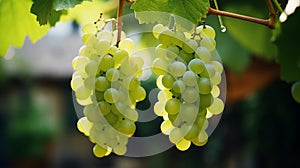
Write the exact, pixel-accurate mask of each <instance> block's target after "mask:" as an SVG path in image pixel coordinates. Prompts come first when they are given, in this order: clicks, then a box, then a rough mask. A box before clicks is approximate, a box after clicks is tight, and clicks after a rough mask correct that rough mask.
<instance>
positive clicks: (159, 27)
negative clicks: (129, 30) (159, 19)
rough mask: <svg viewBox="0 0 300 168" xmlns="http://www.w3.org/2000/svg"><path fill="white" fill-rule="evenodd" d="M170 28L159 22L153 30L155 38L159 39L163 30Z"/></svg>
mask: <svg viewBox="0 0 300 168" xmlns="http://www.w3.org/2000/svg"><path fill="white" fill-rule="evenodd" d="M165 30H168V27H166V26H164V25H162V24H157V25H155V26H154V27H153V29H152V31H153V35H154V37H155V38H157V39H158V36H159V34H160V33H161V32H163V31H165Z"/></svg>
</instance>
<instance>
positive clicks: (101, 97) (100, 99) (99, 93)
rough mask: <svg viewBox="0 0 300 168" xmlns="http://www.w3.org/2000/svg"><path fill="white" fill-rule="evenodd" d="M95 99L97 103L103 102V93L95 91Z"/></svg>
mask: <svg viewBox="0 0 300 168" xmlns="http://www.w3.org/2000/svg"><path fill="white" fill-rule="evenodd" d="M95 97H96V100H97V101H98V102H99V101H102V100H104V92H99V91H97V90H95Z"/></svg>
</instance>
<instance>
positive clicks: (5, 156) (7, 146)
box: [0, 0, 300, 168]
mask: <svg viewBox="0 0 300 168" xmlns="http://www.w3.org/2000/svg"><path fill="white" fill-rule="evenodd" d="M101 2H103V1H101ZM103 3H104V2H103ZM114 4H116V3H114ZM97 5H99V6H98V7H99V8H103V6H102V7H101V5H103V4H101V3H98V4H97ZM220 6H221V7H223V9H224V10H227V11H239V12H240V11H244V12H245V14H247V12H248V13H249V14H251V15H252V16H253V15H254V16H259V17H260V16H262V17H266V16H268V15H267V13H268V11H267V10H266V6H265V4H264V3H261V2H260V3H259V1H258V0H257V1H253V2H251V3H250V4H249V3H246V1H243V2H239V3H237V2H234V1H229V0H228V1H226V2H222V3H221V4H220ZM76 8H77V7H76ZM76 8H75V9H74V11H75V12H74V11H73V12H71V13H69V14H70V15H69V16H68V17H71V19H70V18H63V20H64V19H65V20H72V21H71V22H64V23H58V24H57V25H56V26H55V27H54V28H52V29H51V30H50V31H49V32H48V34H47V36H45V37H44V38H42V39H41V40H39V41H38V42H37V43H35V44H32V43H31V41H30V40H28V39H27V40H26V41H25V44H24V46H23V48H21V49H16V48H10V49H9V51H8V52H7V54H6V56H5V58H4V59H0V128H1V131H0V167H16V168H19V167H20V168H21V167H22V168H26V167H30V168H31V167H50V168H52V167H53V168H63V167H72V168H77V167H78V168H81V167H91V168H92V167H103V168H152V167H156V168H163V167H174V168H181V167H204V168H219V167H220V168H223V167H224V168H253V167H255V168H260V167H261V168H275V167H297V165H298V164H299V163H298V162H299V161H298V158H299V157H300V152H299V150H300V144H299V142H300V137H299V129H300V122H299V121H298V119H300V104H298V103H296V102H295V101H294V100H293V98H292V96H291V93H290V87H291V84H289V83H286V82H284V81H282V80H281V79H280V67H279V65H278V64H277V63H276V61H277V58H276V56H277V50H278V48H277V46H275V44H273V43H271V42H270V39H271V37H272V34H273V33H274V32H272V31H271V30H269V29H268V28H266V27H263V26H260V25H256V24H252V23H246V22H243V21H238V20H234V19H228V18H223V19H224V23H225V26H226V27H227V30H228V31H227V32H226V33H221V31H220V30H219V29H218V27H219V23H218V22H217V17H216V16H209V17H208V18H207V20H206V22H207V24H210V25H212V26H213V27H215V29H216V32H217V39H216V40H217V47H218V51H219V54H220V56H221V58H222V60H223V64H224V66H225V69H226V80H227V101H226V108H225V110H224V112H223V114H222V118H221V120H220V122H219V125H218V126H217V128H216V129H215V131H214V132H213V134H212V135H211V136H210V137H209V141H208V143H207V144H206V145H205V146H204V147H195V146H192V147H191V148H190V149H188V150H187V151H185V152H180V151H178V150H177V149H176V148H175V147H173V148H171V149H170V150H168V151H165V152H163V153H161V154H158V155H155V156H149V157H144V158H130V157H119V156H116V155H114V154H111V155H110V156H108V157H106V158H101V159H98V158H96V157H95V156H94V155H93V153H92V147H93V145H92V143H90V141H89V140H88V139H87V138H86V137H85V136H84V135H83V134H81V133H80V132H79V131H78V130H77V128H76V122H77V120H78V117H77V114H76V112H75V109H74V105H73V98H72V90H71V88H70V79H71V75H72V73H73V71H72V67H71V62H72V59H73V58H74V57H75V56H76V55H77V52H78V49H79V47H80V46H81V45H82V43H81V34H80V24H78V23H83V21H82V20H81V21H80V19H83V17H77V15H76V17H75V13H76ZM78 8H79V7H78ZM115 8H116V5H110V8H108V7H107V4H106V6H105V9H103V10H105V11H106V15H107V16H112V17H113V16H115V13H116V11H115ZM88 9H89V8H88V7H86V9H84V8H83V7H81V8H80V9H77V13H78V11H80V12H81V13H84V12H85V11H84V10H86V11H87V10H88ZM95 9H97V7H95ZM125 9H126V10H125V14H126V13H130V12H132V11H131V10H130V9H129V4H128V5H127V6H126V8H125ZM241 9H245V10H241ZM257 9H261V10H257ZM253 11H256V12H253ZM260 11H261V12H262V13H260ZM95 12H97V13H98V10H95ZM299 13H300V12H299V11H298V12H296V13H295V14H294V15H293V16H291V17H292V18H291V19H290V18H289V19H290V20H291V21H290V22H289V23H286V25H289V26H290V25H291V24H293V26H294V27H296V26H298V27H299V24H300V23H299V19H300V16H299ZM89 14H90V15H93V16H94V15H95V14H93V13H92V12H91V11H90V13H87V14H86V15H84V16H88V15H89ZM97 16H98V15H96V17H97ZM295 20H296V21H297V20H298V22H293V21H295ZM132 22H134V21H132ZM135 22H136V21H135ZM129 25H130V24H129ZM245 27H247V29H245ZM128 29H129V30H130V29H134V26H131V27H130V26H129V27H128ZM290 33H291V34H292V32H290ZM249 34H250V35H249ZM243 35H245V36H247V37H245V36H243ZM285 35H286V36H288V35H287V34H285ZM241 36H243V37H241ZM140 38H149V35H145V37H140ZM294 38H299V33H298V34H294ZM241 39H243V40H244V41H246V42H243V40H242V41H241ZM245 39H246V40H245ZM146 41H147V40H146ZM289 42H290V43H293V42H294V41H293V39H291V40H290V41H289ZM248 43H250V44H248ZM279 49H280V48H279ZM295 54H297V53H295ZM299 75H300V74H299ZM152 84H153V83H152ZM139 106H141V107H142V106H143V104H140V105H139ZM159 122H160V120H159V119H157V120H155V121H153V122H152V123H151V124H146V125H143V124H140V125H139V127H140V129H138V133H137V134H140V135H143V134H144V133H143V130H145V131H146V132H147V134H149V132H152V133H156V132H159ZM149 130H150V131H149ZM145 134H146V133H145Z"/></svg>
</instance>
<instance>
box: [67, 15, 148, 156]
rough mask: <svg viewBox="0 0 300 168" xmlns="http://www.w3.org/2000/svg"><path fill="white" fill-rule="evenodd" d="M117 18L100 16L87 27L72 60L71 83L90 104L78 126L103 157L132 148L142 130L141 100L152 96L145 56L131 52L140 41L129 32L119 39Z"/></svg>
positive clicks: (79, 99) (81, 101)
mask: <svg viewBox="0 0 300 168" xmlns="http://www.w3.org/2000/svg"><path fill="white" fill-rule="evenodd" d="M114 23H115V20H114V19H102V18H100V19H99V20H97V21H96V22H95V23H89V24H86V25H85V26H83V28H82V31H83V36H82V42H83V46H82V47H81V48H80V49H79V54H78V56H76V57H75V58H74V59H73V62H72V67H73V69H74V70H75V72H74V74H73V76H72V80H71V88H72V90H73V91H74V92H75V97H76V100H77V102H78V104H80V105H82V106H83V107H84V108H83V114H84V117H82V118H80V119H79V121H78V123H77V127H78V129H79V131H81V132H82V133H84V134H85V135H86V136H88V137H89V139H90V141H91V142H93V143H95V146H94V148H93V152H94V154H95V156H97V157H104V156H107V155H109V154H110V153H111V152H114V153H115V154H117V155H124V154H125V153H126V151H127V148H126V144H127V142H128V138H129V137H131V136H132V135H133V134H134V132H135V130H136V125H135V121H137V119H138V113H137V111H136V110H135V107H136V102H138V101H142V100H143V99H144V98H145V97H146V91H145V90H144V88H143V87H142V86H141V85H140V81H139V79H138V77H139V76H140V75H141V68H142V66H143V60H142V59H141V58H138V57H132V56H131V53H132V51H133V48H134V43H133V41H132V40H131V39H129V38H126V35H125V33H124V32H123V31H122V32H121V38H120V42H119V43H118V44H117V40H118V31H117V30H114V26H113V25H114Z"/></svg>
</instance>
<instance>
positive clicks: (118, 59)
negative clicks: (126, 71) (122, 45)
mask: <svg viewBox="0 0 300 168" xmlns="http://www.w3.org/2000/svg"><path fill="white" fill-rule="evenodd" d="M128 56H129V54H128V52H127V51H125V50H117V51H116V52H115V55H114V56H113V58H114V60H115V66H116V65H119V64H121V63H122V62H123V61H124V60H126V59H127V58H128Z"/></svg>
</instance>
